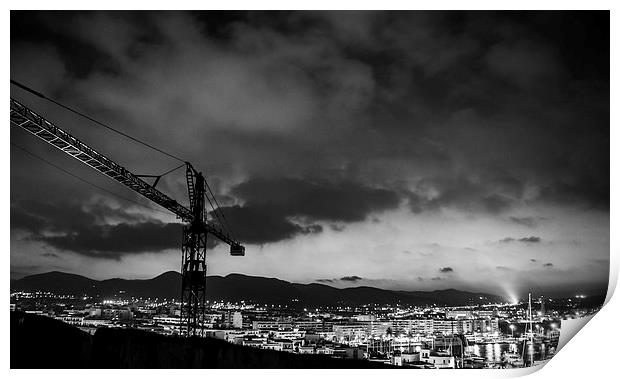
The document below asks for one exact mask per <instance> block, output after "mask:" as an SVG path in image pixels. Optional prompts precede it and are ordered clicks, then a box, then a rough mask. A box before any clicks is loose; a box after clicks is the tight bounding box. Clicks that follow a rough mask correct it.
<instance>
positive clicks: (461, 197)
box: [409, 176, 522, 214]
mask: <svg viewBox="0 0 620 379" xmlns="http://www.w3.org/2000/svg"><path fill="white" fill-rule="evenodd" d="M501 181H507V180H506V178H502V179H501ZM415 191H416V192H412V193H410V194H409V206H410V208H411V210H412V211H413V212H414V213H419V212H422V211H427V210H437V209H440V208H446V207H447V208H457V209H461V210H464V211H467V212H474V213H479V212H482V213H491V214H497V213H500V212H502V211H505V210H507V209H509V208H510V207H511V206H512V205H513V204H514V202H515V201H516V200H517V199H519V198H520V197H521V195H522V184H521V183H520V182H519V181H517V180H514V181H512V183H511V184H510V185H504V184H500V180H497V178H495V179H489V180H488V181H481V180H474V179H471V178H466V177H463V176H461V177H456V178H449V179H447V178H441V179H425V180H422V181H420V182H418V184H417V188H416V190H415ZM428 193H432V194H433V195H432V197H430V198H427V197H425V195H421V194H428Z"/></svg>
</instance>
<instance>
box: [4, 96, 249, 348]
mask: <svg viewBox="0 0 620 379" xmlns="http://www.w3.org/2000/svg"><path fill="white" fill-rule="evenodd" d="M10 120H11V123H12V124H13V125H16V126H18V127H20V128H22V129H23V130H26V131H27V132H29V133H31V134H33V135H34V136H36V137H37V138H39V139H40V140H42V141H45V142H47V143H48V144H50V145H52V146H54V147H56V148H57V149H59V150H61V151H62V152H64V153H66V154H68V155H69V156H71V157H73V158H75V159H77V160H79V161H80V162H82V163H84V164H86V165H88V166H90V167H92V168H94V169H95V170H97V171H99V172H101V173H103V174H105V175H107V176H108V177H110V178H112V179H113V180H115V181H117V182H119V183H121V184H123V185H125V186H126V187H129V188H130V189H132V190H134V191H136V192H138V193H139V194H141V195H142V196H144V197H146V198H147V199H149V200H151V201H153V202H155V203H157V204H159V205H160V206H162V207H164V208H166V209H168V210H169V211H171V212H172V213H174V214H175V215H176V216H177V217H178V218H180V219H181V220H183V221H184V222H185V223H186V225H185V226H184V228H183V243H182V246H181V250H182V254H183V257H182V263H181V274H182V291H181V292H182V293H181V333H182V334H183V335H186V336H202V335H203V332H204V329H203V323H204V312H205V300H206V273H207V265H206V247H207V236H208V235H209V234H210V235H212V236H214V237H216V238H217V239H219V240H220V241H222V242H224V243H226V244H228V245H229V246H230V254H231V255H235V256H243V255H245V247H244V246H242V245H241V244H240V243H239V242H238V241H237V240H235V239H234V238H233V237H232V236H230V235H229V233H227V232H225V231H224V229H222V228H221V227H219V226H218V225H216V224H215V223H213V222H211V221H208V220H207V211H206V206H205V198H206V192H205V185H206V181H205V179H204V177H203V175H202V174H201V173H200V172H198V171H196V170H195V169H194V168H193V167H192V165H191V164H190V163H189V162H186V163H185V164H186V178H187V188H188V194H189V201H190V208H187V207H184V206H183V205H181V204H179V203H178V202H177V201H176V200H174V199H172V198H170V197H169V196H168V195H166V194H164V193H162V192H161V191H159V190H157V189H155V187H154V186H153V185H150V184H148V183H147V182H145V181H144V180H142V179H140V175H136V174H133V173H131V172H130V171H129V170H127V169H126V168H124V167H122V166H121V165H119V164H117V163H115V162H114V161H112V160H111V159H109V158H107V157H106V156H104V155H103V154H101V153H98V152H97V151H95V150H94V149H93V148H91V147H89V146H88V145H86V144H84V143H83V142H81V141H80V140H78V139H77V138H75V137H74V136H72V135H71V134H69V133H67V132H66V131H64V130H62V129H61V128H60V127H58V126H56V125H54V124H53V123H51V122H50V121H48V120H46V119H45V118H44V117H42V116H40V115H39V114H37V113H36V112H34V111H33V110H31V109H29V108H28V107H26V106H25V105H23V104H21V103H20V102H18V101H16V100H14V99H13V98H11V115H10Z"/></svg>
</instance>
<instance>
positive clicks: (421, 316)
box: [11, 292, 596, 369]
mask: <svg viewBox="0 0 620 379" xmlns="http://www.w3.org/2000/svg"><path fill="white" fill-rule="evenodd" d="M121 297H122V296H120V295H119V297H116V298H114V299H106V300H101V299H94V298H89V297H82V298H78V297H75V296H70V295H58V294H52V293H27V292H14V293H13V294H12V295H11V300H12V304H11V310H12V311H21V312H26V313H34V314H39V315H42V316H47V317H51V318H54V319H57V320H60V321H63V322H65V323H68V324H71V325H73V326H75V327H77V328H79V329H81V330H82V331H85V332H88V333H90V334H94V333H95V332H96V331H97V330H98V329H99V328H124V329H138V330H142V331H147V332H154V333H159V334H163V335H167V336H180V335H181V334H180V331H179V329H180V326H179V325H180V317H179V312H180V310H179V307H180V304H179V303H178V302H177V301H169V300H165V299H154V300H153V299H136V298H131V299H122V298H121ZM586 306H587V304H586V297H585V296H582V295H578V297H574V298H570V299H569V298H566V299H543V298H537V299H535V300H533V301H532V299H528V300H527V301H517V302H513V303H488V304H477V305H471V306H457V307H446V306H438V305H433V306H403V305H386V304H382V305H378V304H368V305H364V306H337V307H321V308H319V307H315V308H311V309H310V308H305V307H303V306H302V305H299V304H298V303H297V302H291V303H289V304H271V305H267V304H253V303H249V302H247V303H246V302H241V303H230V302H210V303H209V307H208V311H207V312H206V317H205V320H204V323H203V328H202V330H201V331H202V333H203V336H204V337H210V338H215V339H219V340H223V341H226V342H228V343H231V344H236V345H241V346H248V347H252V348H257V349H267V350H274V351H280V352H285V353H291V354H319V355H326V356H329V357H331V358H334V359H347V360H351V359H352V360H367V361H372V362H376V363H382V364H386V365H393V366H400V367H410V368H451V369H460V368H481V369H485V368H486V369H495V368H503V369H511V368H519V367H526V366H531V365H537V364H540V363H541V362H544V361H545V360H548V359H550V358H551V357H552V356H553V355H554V353H555V350H556V349H557V344H558V340H559V336H560V329H561V320H562V319H565V318H575V317H581V316H583V315H586V314H589V313H591V312H594V311H596V309H595V308H587V307H586Z"/></svg>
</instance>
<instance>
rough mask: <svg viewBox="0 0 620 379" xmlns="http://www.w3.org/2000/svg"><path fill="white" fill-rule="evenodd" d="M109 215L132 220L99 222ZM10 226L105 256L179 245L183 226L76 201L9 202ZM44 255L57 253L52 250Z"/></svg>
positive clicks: (32, 237) (64, 247)
mask: <svg viewBox="0 0 620 379" xmlns="http://www.w3.org/2000/svg"><path fill="white" fill-rule="evenodd" d="M111 216H115V218H117V219H120V220H132V222H131V223H128V222H121V223H117V224H107V223H100V221H101V220H102V219H103V218H104V217H111ZM11 227H12V228H14V229H18V230H22V231H25V232H27V233H28V234H29V236H28V237H26V238H27V239H30V240H34V241H40V242H44V243H46V244H48V245H50V246H53V247H55V248H57V249H60V250H65V251H72V252H75V253H77V254H81V255H86V256H91V257H95V258H104V259H120V258H121V257H122V256H123V255H127V254H135V253H143V252H160V251H162V250H164V249H168V248H173V247H178V245H179V243H180V239H181V230H182V229H181V227H180V224H174V223H172V224H165V223H162V222H160V221H157V220H153V219H149V220H147V221H145V218H144V216H140V215H134V214H130V213H127V212H126V211H124V210H123V209H112V208H109V207H106V206H105V205H103V204H95V205H93V206H92V207H85V206H81V205H78V204H76V203H62V204H57V203H45V202H34V203H26V204H23V203H16V204H12V205H11ZM44 255H45V256H46V257H54V256H56V257H57V255H56V254H54V253H45V254H44Z"/></svg>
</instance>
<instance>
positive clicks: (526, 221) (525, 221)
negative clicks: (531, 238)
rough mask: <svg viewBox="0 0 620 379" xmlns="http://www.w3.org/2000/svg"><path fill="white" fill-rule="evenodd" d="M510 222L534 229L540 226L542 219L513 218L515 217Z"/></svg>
mask: <svg viewBox="0 0 620 379" xmlns="http://www.w3.org/2000/svg"><path fill="white" fill-rule="evenodd" d="M510 221H512V222H514V223H515V224H518V225H523V226H527V227H530V228H533V227H535V226H536V225H538V222H539V221H540V217H514V216H513V217H510Z"/></svg>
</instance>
